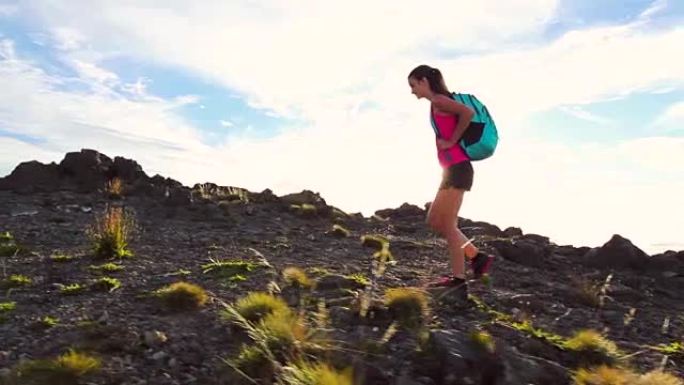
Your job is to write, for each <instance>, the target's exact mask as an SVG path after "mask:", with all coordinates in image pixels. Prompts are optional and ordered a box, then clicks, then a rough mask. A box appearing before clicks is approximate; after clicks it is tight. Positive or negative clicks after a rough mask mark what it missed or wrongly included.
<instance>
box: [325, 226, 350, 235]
mask: <svg viewBox="0 0 684 385" xmlns="http://www.w3.org/2000/svg"><path fill="white" fill-rule="evenodd" d="M330 232H331V233H332V234H333V235H335V236H338V237H341V238H346V237H348V236H350V235H351V231H349V230H347V229H345V228H344V227H342V226H340V225H338V224H334V225H333V226H332V230H331V231H330Z"/></svg>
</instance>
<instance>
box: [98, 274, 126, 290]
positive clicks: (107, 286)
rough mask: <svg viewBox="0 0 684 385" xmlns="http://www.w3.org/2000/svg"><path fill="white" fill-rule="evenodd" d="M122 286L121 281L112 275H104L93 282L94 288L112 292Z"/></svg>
mask: <svg viewBox="0 0 684 385" xmlns="http://www.w3.org/2000/svg"><path fill="white" fill-rule="evenodd" d="M120 287H121V281H119V280H118V279H116V278H112V277H102V278H100V279H98V280H97V281H95V282H93V284H92V288H93V290H98V291H109V292H112V291H114V290H116V289H118V288H120Z"/></svg>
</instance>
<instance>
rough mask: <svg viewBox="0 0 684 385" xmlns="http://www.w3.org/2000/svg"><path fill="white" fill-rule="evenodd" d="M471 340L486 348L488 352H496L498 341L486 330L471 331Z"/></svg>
mask: <svg viewBox="0 0 684 385" xmlns="http://www.w3.org/2000/svg"><path fill="white" fill-rule="evenodd" d="M470 340H471V341H473V343H475V345H477V346H479V347H481V348H482V349H484V350H485V351H486V352H487V353H494V351H495V350H496V343H495V342H494V338H493V337H492V335H491V334H489V333H488V332H486V331H484V330H474V331H473V332H471V333H470Z"/></svg>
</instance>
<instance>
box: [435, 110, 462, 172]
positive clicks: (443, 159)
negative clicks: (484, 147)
mask: <svg viewBox="0 0 684 385" xmlns="http://www.w3.org/2000/svg"><path fill="white" fill-rule="evenodd" d="M432 116H433V117H434V119H435V124H436V125H437V129H438V130H439V136H440V137H442V138H450V137H451V135H453V133H454V130H456V125H457V124H458V117H457V116H456V115H452V114H448V115H445V114H439V113H436V112H433V113H432ZM435 146H437V138H435ZM437 159H439V164H440V165H441V166H442V167H448V166H450V165H452V164H456V163H460V162H463V161H465V160H470V158H468V155H466V153H465V151H463V148H462V147H461V145H460V144H458V143H457V144H455V145H454V146H452V147H450V148H447V149H446V150H440V149H439V147H437Z"/></svg>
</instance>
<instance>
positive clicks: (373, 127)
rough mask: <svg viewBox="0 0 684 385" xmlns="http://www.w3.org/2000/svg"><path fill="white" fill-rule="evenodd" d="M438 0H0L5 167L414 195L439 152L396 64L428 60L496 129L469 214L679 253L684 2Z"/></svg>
mask: <svg viewBox="0 0 684 385" xmlns="http://www.w3.org/2000/svg"><path fill="white" fill-rule="evenodd" d="M147 4H150V3H147ZM434 6H435V7H440V12H436V13H435V12H432V10H426V9H425V5H424V2H417V1H408V0H407V1H406V2H405V3H403V4H396V3H393V2H386V1H382V2H374V3H373V4H364V3H362V2H361V1H352V2H347V3H345V4H344V5H340V4H334V5H330V7H329V8H326V7H325V5H321V4H320V3H317V2H303V3H296V4H295V3H287V2H283V1H275V0H274V1H244V2H242V1H240V2H231V4H223V3H222V2H218V1H216V2H211V1H208V2H205V3H203V4H201V5H197V4H192V5H190V3H188V5H186V6H183V5H178V4H174V5H167V6H165V7H155V6H151V5H138V6H133V5H126V4H124V5H122V4H120V3H117V2H105V1H103V2H97V4H93V2H85V1H72V2H69V3H68V4H55V3H53V2H47V1H32V0H29V1H22V2H19V1H4V0H0V83H2V84H3V85H4V90H3V92H2V93H0V176H6V175H9V173H10V172H11V171H12V170H13V169H14V167H16V166H17V165H18V164H19V163H21V162H24V161H29V160H38V161H40V162H43V163H50V162H56V163H59V162H60V161H61V159H62V158H63V157H64V155H65V154H66V153H67V152H73V151H80V149H82V148H91V149H95V150H97V151H99V152H101V153H103V154H105V155H107V156H109V157H111V158H114V157H115V156H123V157H125V158H129V159H133V160H135V161H137V162H138V163H139V164H140V165H141V167H142V168H143V170H144V171H145V172H146V173H147V174H148V175H150V176H152V175H154V174H160V175H162V176H164V177H169V178H172V179H175V180H178V181H179V182H181V183H183V184H184V185H186V186H192V185H194V184H195V183H207V182H209V183H215V184H217V185H231V186H237V187H242V188H246V189H248V190H250V191H255V192H258V191H263V190H264V189H267V188H268V189H271V190H272V191H273V192H274V193H275V194H277V195H280V196H282V195H285V194H288V193H294V192H300V191H302V190H311V191H314V192H317V193H320V195H321V196H322V197H323V198H324V199H325V200H326V202H327V203H328V204H329V205H332V206H335V207H338V208H340V209H342V210H344V211H345V212H349V213H351V212H361V213H363V214H364V215H365V216H369V215H372V214H373V213H374V212H375V211H377V210H381V209H386V208H396V207H399V206H400V205H401V204H402V203H409V204H414V205H416V206H419V207H421V208H424V204H425V203H426V202H429V201H431V200H432V199H433V197H434V195H435V193H436V191H437V186H438V183H439V177H440V169H439V165H438V163H437V159H436V154H435V148H434V137H433V136H431V135H433V134H432V128H431V127H430V123H429V120H428V103H427V102H426V101H425V100H418V101H417V100H416V99H415V97H414V96H413V95H411V93H410V89H409V86H408V82H407V76H408V73H409V72H410V70H411V69H412V68H414V67H415V66H417V65H419V64H429V65H431V66H435V67H437V68H439V69H440V70H441V72H442V73H443V74H444V76H445V80H446V83H447V86H448V87H449V88H450V89H451V90H452V91H465V92H471V93H473V94H475V95H477V96H478V98H480V100H482V101H483V102H484V103H485V104H486V105H487V106H488V109H489V110H490V111H491V112H492V114H493V116H494V119H495V120H496V122H497V127H498V130H499V135H500V142H499V147H498V149H497V151H496V153H495V154H494V156H493V157H492V158H490V159H486V160H484V161H478V162H473V166H474V169H475V178H474V185H473V189H472V191H470V192H468V193H466V196H465V200H464V203H463V207H462V209H461V212H460V213H459V215H460V216H461V217H465V218H468V219H471V220H475V221H484V222H488V223H491V224H494V225H497V226H498V227H500V228H501V229H505V228H507V227H510V226H513V227H519V228H521V229H522V230H523V231H524V232H525V233H537V234H541V235H545V236H548V237H549V238H550V239H551V241H552V242H555V243H557V244H572V245H575V246H589V247H597V246H601V245H602V244H604V243H605V242H607V241H608V240H609V239H610V238H611V237H612V235H613V234H619V235H621V236H623V237H625V238H627V239H630V240H631V241H632V242H633V243H634V244H635V245H636V246H637V247H639V248H641V249H642V250H644V251H646V252H647V253H649V254H655V253H658V252H663V251H666V250H684V238H683V237H682V236H681V231H682V229H684V204H682V203H681V196H684V167H682V166H684V55H676V54H674V53H676V52H678V51H681V48H680V47H681V42H682V41H684V27H682V25H684V23H682V21H684V3H682V2H675V1H665V0H655V1H652V0H650V1H646V0H634V1H628V2H624V1H623V2H618V1H606V2H603V3H602V4H593V3H592V1H590V0H580V1H560V0H518V1H516V2H515V4H511V3H510V2H505V1H496V0H489V1H483V2H479V3H477V4H467V5H461V6H457V5H455V4H454V2H448V1H444V2H436V3H435V5H434ZM82 15H88V17H83V16H82Z"/></svg>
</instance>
